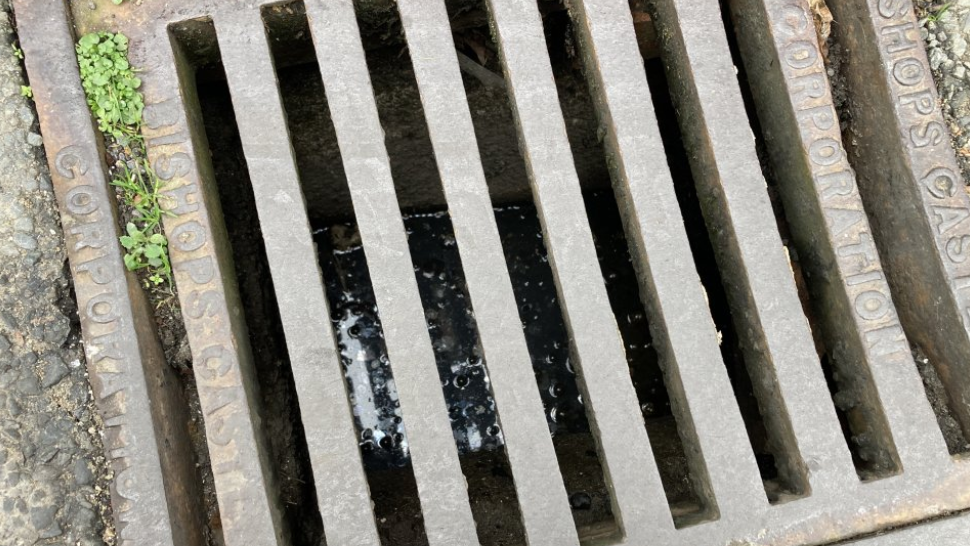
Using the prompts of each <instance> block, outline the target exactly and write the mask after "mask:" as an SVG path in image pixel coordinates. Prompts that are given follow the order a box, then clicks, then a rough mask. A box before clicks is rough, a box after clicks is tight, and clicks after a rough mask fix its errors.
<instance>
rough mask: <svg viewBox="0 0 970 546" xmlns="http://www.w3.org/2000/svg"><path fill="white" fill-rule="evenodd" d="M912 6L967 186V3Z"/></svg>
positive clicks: (931, 1) (923, 0)
mask: <svg viewBox="0 0 970 546" xmlns="http://www.w3.org/2000/svg"><path fill="white" fill-rule="evenodd" d="M914 4H915V6H916V13H917V16H919V18H920V33H921V34H922V37H923V40H924V41H925V42H926V51H927V54H928V55H929V59H930V67H931V68H932V69H933V77H934V78H935V80H936V86H937V89H939V91H940V99H941V103H942V104H941V106H942V108H943V115H944V117H945V118H946V121H947V124H948V125H949V126H950V134H951V136H952V137H953V147H954V148H955V149H956V152H957V159H958V160H959V163H960V167H961V168H962V169H963V176H964V179H965V180H966V181H967V183H968V184H970V0H949V1H941V0H915V2H914Z"/></svg>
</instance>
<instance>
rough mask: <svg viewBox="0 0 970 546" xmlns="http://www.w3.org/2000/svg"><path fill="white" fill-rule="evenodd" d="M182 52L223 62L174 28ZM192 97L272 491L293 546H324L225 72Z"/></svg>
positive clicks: (209, 69)
mask: <svg viewBox="0 0 970 546" xmlns="http://www.w3.org/2000/svg"><path fill="white" fill-rule="evenodd" d="M173 33H174V34H175V36H176V38H177V39H179V40H180V42H182V43H183V44H185V43H187V42H189V43H191V42H195V41H198V40H204V41H205V42H206V43H207V44H212V45H211V47H212V48H214V49H213V50H212V52H211V55H214V56H215V59H218V46H217V45H215V44H216V41H215V29H214V27H213V26H212V25H211V23H199V22H194V23H192V24H188V25H181V26H177V27H173ZM194 91H195V92H196V93H197V94H198V101H199V106H200V108H199V112H198V114H199V115H200V116H201V119H202V123H203V126H204V129H205V137H206V139H207V140H208V144H209V149H210V152H211V162H212V169H213V179H212V180H213V182H214V183H215V185H216V186H217V188H218V192H219V201H220V208H221V211H222V217H223V219H224V222H225V229H226V230H227V232H228V233H229V234H230V237H229V241H230V243H231V245H232V255H233V262H234V265H235V275H236V279H235V282H236V283H237V285H238V289H239V294H240V300H241V302H242V307H243V309H242V311H243V314H244V317H245V323H246V328H247V331H248V335H249V339H248V343H249V345H250V347H251V349H252V356H253V363H254V368H255V371H256V378H257V381H258V384H259V398H258V400H259V416H260V419H261V429H262V434H264V435H265V437H266V440H267V446H268V453H267V455H268V456H269V458H270V461H271V464H270V465H268V467H269V468H270V469H271V471H272V472H273V473H274V474H275V476H274V479H273V480H271V481H270V483H275V484H276V486H277V488H278V490H277V491H275V492H274V493H273V496H275V497H276V498H277V499H278V503H279V506H280V507H281V509H282V510H281V511H282V515H283V521H284V528H285V529H286V531H285V533H286V535H287V536H288V537H289V539H290V540H291V541H292V542H293V544H306V545H310V544H320V543H321V542H322V541H323V540H324V538H323V525H322V522H321V519H320V515H319V513H318V512H317V510H316V508H315V507H316V505H317V500H316V492H315V488H314V485H313V477H312V473H311V470H310V463H309V454H308V452H307V447H306V442H305V439H304V434H303V430H302V425H301V419H300V410H299V406H298V403H297V398H296V390H295V386H294V383H293V376H292V373H291V370H290V363H289V357H288V355H287V348H286V342H285V338H284V336H283V331H282V325H281V321H280V318H279V309H278V306H277V303H276V296H275V291H274V289H273V281H272V278H271V275H270V272H269V265H268V263H267V258H266V251H265V248H264V245H263V238H262V233H261V230H260V226H259V221H258V218H257V214H256V208H255V200H254V197H253V193H252V189H251V183H250V180H249V172H248V169H247V165H246V161H245V157H244V155H243V151H242V144H241V141H240V140H239V134H238V130H237V128H236V121H235V113H234V112H233V109H232V102H231V99H230V95H229V88H228V85H227V83H226V80H225V74H224V72H223V69H222V65H221V64H219V63H218V62H207V63H205V64H202V65H200V66H198V67H197V69H196V81H195V89H194Z"/></svg>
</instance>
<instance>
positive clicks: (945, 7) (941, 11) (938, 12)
mask: <svg viewBox="0 0 970 546" xmlns="http://www.w3.org/2000/svg"><path fill="white" fill-rule="evenodd" d="M952 5H953V2H947V3H945V4H943V5H942V6H940V7H938V8H936V11H934V12H933V13H931V14H929V15H927V16H926V20H927V21H932V22H934V23H936V22H938V21H939V20H940V18H941V17H943V14H944V13H946V12H947V11H949V9H950V6H952Z"/></svg>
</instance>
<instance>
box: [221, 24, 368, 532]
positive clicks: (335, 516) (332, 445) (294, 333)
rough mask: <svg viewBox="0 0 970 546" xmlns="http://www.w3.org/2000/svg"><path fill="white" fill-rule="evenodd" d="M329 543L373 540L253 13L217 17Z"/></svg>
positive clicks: (271, 74) (286, 139)
mask: <svg viewBox="0 0 970 546" xmlns="http://www.w3.org/2000/svg"><path fill="white" fill-rule="evenodd" d="M214 24H215V27H216V34H217V36H218V40H219V49H220V51H221V52H222V62H223V65H224V66H225V71H226V77H227V78H228V83H229V88H230V92H231V95H232V102H233V107H234V109H235V111H236V112H237V115H236V120H237V124H238V127H239V134H240V138H241V140H242V146H243V150H244V153H245V157H246V165H247V166H248V168H249V176H250V179H251V180H252V188H253V193H254V196H255V201H256V207H257V211H258V214H259V220H260V227H261V231H262V235H263V240H264V241H265V247H266V254H267V259H268V261H269V265H270V268H271V271H272V276H273V279H274V283H273V286H274V289H275V291H276V295H277V301H278V305H279V310H280V315H281V320H282V321H283V326H284V329H285V332H286V338H287V350H288V352H289V357H290V364H291V366H292V369H293V379H294V383H295V385H296V388H297V390H298V395H299V401H300V407H301V413H302V415H303V427H304V430H305V433H306V439H307V449H308V452H309V454H310V458H311V465H312V468H313V475H314V481H315V485H316V488H317V501H318V503H319V505H320V512H321V516H322V519H323V525H324V529H325V530H326V534H327V539H328V542H329V543H330V544H347V545H360V546H364V545H367V544H377V543H378V542H379V540H378V536H377V526H376V524H375V520H374V517H373V511H372V509H371V500H370V492H369V490H368V485H367V478H366V476H365V475H364V469H363V466H362V464H361V455H360V449H359V447H358V445H357V432H356V431H355V429H354V422H353V417H352V410H351V407H350V404H349V402H348V393H347V387H346V381H344V370H343V366H342V364H341V361H340V355H339V354H338V351H337V343H336V339H335V338H334V333H333V329H332V327H331V325H330V320H329V319H330V317H329V314H328V313H327V309H329V307H328V305H327V301H326V299H325V298H326V296H325V294H324V288H323V282H322V280H321V277H320V269H319V266H318V265H317V259H316V256H317V254H316V249H315V246H314V243H313V239H312V236H311V234H310V223H309V220H308V219H307V213H306V204H305V202H304V198H303V193H302V190H301V188H300V181H299V175H298V173H297V168H296V163H295V159H294V156H293V150H292V147H291V146H290V135H289V131H288V129H287V125H286V115H285V113H284V111H283V106H282V101H281V100H280V93H279V88H278V85H277V83H276V73H275V70H274V63H273V57H272V53H271V51H270V46H269V43H268V41H267V38H266V33H265V29H264V26H263V19H262V14H261V12H260V10H259V9H258V8H253V9H239V10H236V11H234V12H231V13H226V14H225V15H224V16H223V17H217V18H216V19H215V20H214Z"/></svg>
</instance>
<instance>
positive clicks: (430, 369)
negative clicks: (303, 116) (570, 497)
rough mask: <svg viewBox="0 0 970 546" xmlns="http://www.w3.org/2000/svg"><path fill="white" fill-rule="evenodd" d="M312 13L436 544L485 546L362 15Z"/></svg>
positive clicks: (310, 6) (346, 6)
mask: <svg viewBox="0 0 970 546" xmlns="http://www.w3.org/2000/svg"><path fill="white" fill-rule="evenodd" d="M306 7H307V17H308V18H309V21H310V32H311V34H312V36H313V40H314V44H315V45H316V48H317V52H318V60H319V62H320V71H321V72H322V75H323V85H324V88H325V89H326V93H327V102H328V104H329V106H330V115H331V117H332V119H333V125H334V129H335V130H336V134H337V141H338V143H339V144H340V152H341V156H342V159H343V163H344V170H345V172H346V175H347V185H348V186H349V188H350V194H351V197H352V200H353V204H354V211H355V213H356V217H357V223H358V225H359V227H360V236H361V240H362V241H363V246H364V255H365V256H366V257H367V267H368V269H369V270H370V275H371V281H372V283H373V286H374V294H375V297H376V300H377V306H378V308H379V309H380V313H381V323H382V325H383V330H384V338H385V340H386V343H387V354H388V357H389V358H390V359H391V361H392V362H394V363H395V368H394V379H395V383H396V384H397V389H398V394H399V396H400V401H401V410H402V412H403V414H404V416H405V419H407V421H406V423H407V424H406V425H405V427H406V430H407V437H408V443H409V448H410V450H411V460H412V465H413V468H414V478H415V481H416V482H417V485H418V493H419V496H420V500H421V512H422V514H423V515H424V522H425V528H426V531H427V535H428V542H429V544H431V546H437V545H447V544H477V543H478V537H477V536H476V532H475V521H474V519H473V518H472V513H471V509H470V507H469V504H468V493H467V491H466V486H465V477H464V475H463V474H462V470H461V466H460V464H459V462H458V451H457V448H456V447H455V441H454V437H453V436H452V432H451V423H450V422H449V420H448V412H447V410H446V407H447V406H446V405H445V399H444V395H443V393H442V390H441V381H440V380H439V378H438V369H437V366H436V364H435V357H434V352H433V351H432V348H431V339H430V337H429V335H428V329H427V327H426V324H425V321H424V308H423V307H422V305H421V298H420V295H419V294H418V287H417V281H416V280H415V278H414V267H413V264H412V263H411V255H410V251H409V249H408V242H407V237H406V235H405V233H404V223H403V221H402V219H401V212H400V208H399V205H398V202H397V196H396V194H395V191H394V182H393V180H392V178H391V168H390V163H389V160H388V157H387V151H386V150H385V148H384V131H383V129H382V127H381V123H380V120H379V119H378V115H377V106H376V104H375V102H374V93H373V90H372V88H371V83H370V76H369V74H368V72H367V63H366V60H365V58H364V48H363V46H362V44H361V39H360V31H359V29H358V27H357V19H356V16H355V14H354V6H353V3H352V2H351V0H335V1H330V2H326V3H324V2H320V1H308V2H307V3H306Z"/></svg>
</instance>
